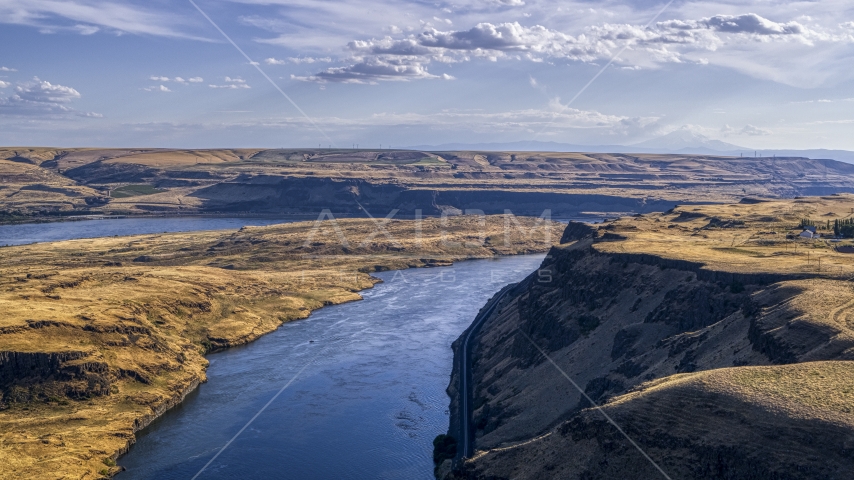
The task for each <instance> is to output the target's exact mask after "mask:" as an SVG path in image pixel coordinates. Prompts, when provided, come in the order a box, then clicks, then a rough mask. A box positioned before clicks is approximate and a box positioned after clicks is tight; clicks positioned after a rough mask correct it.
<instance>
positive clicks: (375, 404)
mask: <svg viewBox="0 0 854 480" xmlns="http://www.w3.org/2000/svg"><path fill="white" fill-rule="evenodd" d="M542 259H543V255H529V256H517V257H504V258H497V259H488V260H474V261H467V262H460V263H458V264H456V265H454V266H451V267H441V268H431V269H411V270H404V271H396V272H383V273H379V274H376V275H377V276H378V277H380V278H382V279H383V280H384V283H381V284H378V285H376V286H375V287H374V288H373V289H369V290H365V291H363V292H362V295H363V297H364V300H362V301H358V302H353V303H348V304H343V305H337V306H330V307H325V308H322V309H320V310H317V311H315V312H314V313H313V314H312V315H311V317H309V318H308V319H306V320H300V321H295V322H291V323H288V324H285V325H283V326H282V327H281V328H280V329H278V330H277V331H275V332H273V333H270V334H268V335H266V336H264V337H262V338H260V339H259V340H257V341H255V342H253V343H250V344H248V345H245V346H242V347H237V348H232V349H229V350H226V351H223V352H219V353H215V354H212V355H210V356H209V359H210V361H211V365H210V368H209V370H208V382H207V383H205V384H203V385H201V386H200V387H199V389H198V390H197V391H196V392H194V393H192V394H191V395H189V396H188V397H187V399H186V400H185V401H184V403H183V404H181V405H180V406H178V407H176V408H175V409H173V410H171V411H169V412H167V413H166V414H165V415H164V416H162V417H161V418H160V419H158V420H156V421H155V422H154V423H152V425H150V426H149V427H148V428H146V429H145V430H143V431H142V432H140V433H139V441H138V442H137V444H136V445H134V446H133V447H132V448H131V450H130V452H129V453H128V454H127V455H126V456H124V457H122V458H120V459H119V461H118V463H119V465H122V466H124V467H125V468H127V471H126V472H124V473H121V474H119V476H118V478H119V479H121V480H131V479H191V478H193V477H194V476H195V475H197V474H198V473H199V472H200V470H201V469H202V468H203V467H204V466H205V464H207V463H208V462H209V461H210V460H211V459H212V458H213V457H214V456H215V455H216V454H217V453H218V452H219V451H220V449H222V448H223V446H224V445H226V443H227V442H229V440H230V439H232V438H233V437H234V436H235V434H236V433H238V432H239V431H240V429H241V428H243V427H244V426H245V425H246V424H247V422H248V421H249V420H250V419H251V418H252V417H253V416H254V415H256V414H257V413H258V412H259V411H260V410H261V408H262V407H263V406H264V405H265V404H266V403H267V402H269V401H270V400H271V399H273V398H274V396H275V395H276V393H277V392H279V391H280V389H282V388H283V387H284V386H286V385H288V386H287V388H285V389H284V390H283V391H282V392H281V394H280V395H279V396H278V397H277V398H275V400H273V401H272V403H271V404H270V405H269V407H268V408H267V409H266V410H264V411H263V412H262V413H261V414H260V415H258V417H257V418H256V419H255V420H254V422H253V423H252V424H251V425H249V426H248V427H247V428H246V429H245V430H244V431H243V432H242V434H240V435H239V436H238V437H237V438H236V439H235V440H234V441H233V443H231V444H230V445H229V446H228V448H226V449H224V450H223V451H222V453H221V454H220V455H219V456H218V457H217V458H216V459H215V460H214V461H213V462H212V463H210V465H209V466H208V467H207V468H206V469H205V470H204V471H202V472H201V474H199V475H198V477H197V478H198V479H234V478H241V479H243V478H258V479H267V478H277V479H301V480H305V479H354V480H355V479H360V480H361V479H407V480H411V479H424V480H428V479H432V478H433V463H432V440H433V438H434V437H435V436H436V435H437V434H439V433H444V432H445V431H446V430H447V428H448V406H449V400H448V397H447V394H446V393H445V388H446V387H447V385H448V381H449V376H450V372H451V365H452V360H453V355H452V351H451V349H450V344H451V343H452V342H453V340H454V339H456V338H457V337H458V336H459V335H460V333H462V331H463V330H464V329H465V328H467V327H468V325H469V324H470V323H471V322H472V320H473V319H474V317H475V315H476V314H477V312H478V310H479V309H480V308H481V307H482V306H483V305H484V304H485V303H486V301H487V300H488V299H489V298H490V297H491V296H492V295H493V294H494V293H495V292H497V291H498V290H499V289H500V288H501V287H502V286H504V285H506V284H508V283H512V282H517V281H520V280H522V279H523V278H524V277H525V276H527V275H528V274H529V273H531V272H532V271H534V270H535V269H536V268H537V267H538V266H539V264H540V263H541V261H542ZM289 382H290V383H289Z"/></svg>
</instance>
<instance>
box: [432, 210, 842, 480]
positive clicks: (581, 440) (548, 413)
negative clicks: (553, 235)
mask: <svg viewBox="0 0 854 480" xmlns="http://www.w3.org/2000/svg"><path fill="white" fill-rule="evenodd" d="M852 217H854V196H852V195H831V196H826V197H806V198H796V199H790V200H774V201H755V200H748V201H746V202H742V203H733V204H723V205H682V206H679V207H676V208H674V209H673V210H671V211H668V212H665V213H652V214H646V215H636V216H629V217H622V218H617V219H613V220H609V221H606V222H604V223H603V224H600V225H596V226H590V225H583V224H577V223H573V224H570V226H569V227H568V228H567V231H566V232H565V234H564V236H563V238H562V242H563V243H562V245H560V246H559V247H555V248H554V249H553V250H552V251H551V253H550V255H549V257H548V258H547V260H546V261H545V262H544V263H543V265H542V266H541V268H540V271H539V274H538V275H536V276H533V275H532V276H531V277H529V278H528V279H527V280H526V281H525V282H522V283H521V284H520V286H518V287H517V288H516V289H515V290H514V291H513V292H511V294H510V295H508V296H507V297H506V298H505V299H503V300H502V303H501V304H500V305H499V307H498V308H497V309H496V313H494V314H493V315H492V316H491V317H490V318H488V319H486V320H485V322H484V324H483V327H482V329H481V332H480V334H479V336H478V338H477V339H476V341H475V342H476V343H475V344H474V345H473V346H471V348H472V352H473V356H474V357H475V358H476V362H474V363H473V366H472V369H473V370H472V378H473V383H474V386H473V393H472V396H473V399H472V401H473V405H474V409H473V411H472V420H473V423H474V430H475V448H476V450H477V451H476V454H475V456H474V457H473V458H472V459H469V460H467V461H464V462H460V463H459V464H458V465H457V467H458V469H457V470H456V471H452V469H451V467H450V465H449V463H446V464H445V465H443V466H441V469H440V472H441V473H442V475H444V476H445V478H447V479H451V478H454V479H461V478H465V479H476V478H477V479H480V478H513V479H532V480H533V479H548V478H553V479H579V480H580V479H608V478H661V477H662V476H661V473H660V472H659V471H658V470H657V469H656V468H655V467H654V466H653V464H652V463H651V462H650V461H649V460H648V459H647V458H646V457H644V456H643V455H642V454H641V453H640V452H639V451H638V449H637V448H636V447H635V446H634V445H633V444H632V443H631V442H629V441H628V440H627V439H626V438H625V437H624V436H623V434H622V433H621V432H620V431H619V430H617V429H616V428H615V427H614V426H613V425H611V424H610V423H609V421H608V420H607V419H606V418H605V417H604V416H603V415H602V413H601V412H600V411H599V410H597V409H596V408H592V405H591V403H590V401H589V400H588V398H587V397H589V399H592V401H593V402H595V403H597V404H599V405H601V406H602V408H603V409H604V411H605V412H606V413H607V415H609V416H610V417H611V418H613V419H614V420H615V421H616V423H617V424H618V425H619V426H620V427H621V428H622V429H623V430H624V431H625V432H626V433H627V434H628V436H629V437H630V438H631V440H632V441H633V442H635V443H636V444H637V445H639V446H640V447H641V448H642V449H643V450H644V451H645V452H646V453H647V454H648V455H649V456H650V458H652V459H654V460H655V461H656V462H657V463H658V465H659V466H660V467H661V468H662V469H663V470H664V471H665V472H666V473H667V474H668V475H669V476H670V478H674V479H675V478H696V479H709V480H711V479H715V480H719V479H757V480H758V479H763V480H764V479H779V480H794V479H815V478H828V479H830V478H834V479H837V478H838V479H843V478H849V477H850V475H851V471H852V469H854V457H852V456H851V448H852V445H854V383H852V378H854V377H852V374H854V253H849V252H854V248H852V245H854V238H850V236H849V238H833V237H834V233H833V230H832V227H833V225H834V224H835V223H836V221H837V220H850V219H851V218H852ZM802 224H814V225H815V226H817V227H818V228H817V231H818V233H819V234H820V235H821V237H820V238H804V237H802V236H801V233H802V231H803V228H802V227H801V225H802ZM828 227H830V228H828ZM544 273H545V275H544ZM544 278H545V279H544ZM520 331H521V332H524V333H525V334H526V336H523V335H521V334H520V333H519V332H520ZM529 339H532V340H529ZM532 341H533V342H534V343H535V344H536V345H537V346H538V347H539V348H541V349H542V350H543V351H545V352H546V353H547V354H548V356H549V358H550V360H552V361H554V362H555V364H557V365H558V366H560V368H561V370H562V371H558V370H557V369H556V368H555V367H554V365H553V364H552V363H551V362H550V361H547V360H546V359H545V358H544V357H543V355H541V353H540V350H538V349H537V348H535V347H534V345H532ZM564 374H565V375H567V376H568V377H569V378H571V379H572V381H573V382H575V384H577V385H578V387H579V388H576V387H575V386H573V384H572V383H570V382H568V381H567V379H566V378H565V377H564ZM454 375H458V373H457V372H456V371H455V374H454ZM454 378H457V377H454ZM455 381H456V380H452V382H451V389H450V390H452V391H453V390H454V388H455V383H454V382H455ZM579 389H580V390H581V391H583V392H584V395H587V397H585V396H584V395H582V394H581V393H580V391H579ZM453 407H454V405H453V404H452V411H453ZM451 424H452V426H451V430H450V432H449V433H450V434H452V435H455V430H454V417H453V415H452V421H451ZM568 452H571V454H569V453H568Z"/></svg>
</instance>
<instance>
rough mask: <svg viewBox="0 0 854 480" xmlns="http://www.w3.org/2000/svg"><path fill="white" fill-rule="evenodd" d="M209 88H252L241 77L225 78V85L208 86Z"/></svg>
mask: <svg viewBox="0 0 854 480" xmlns="http://www.w3.org/2000/svg"><path fill="white" fill-rule="evenodd" d="M208 87H210V88H222V89H229V90H237V89H245V88H252V87H250V86H249V85H248V84H247V83H246V80H244V79H242V78H240V77H236V78H231V77H225V85H208Z"/></svg>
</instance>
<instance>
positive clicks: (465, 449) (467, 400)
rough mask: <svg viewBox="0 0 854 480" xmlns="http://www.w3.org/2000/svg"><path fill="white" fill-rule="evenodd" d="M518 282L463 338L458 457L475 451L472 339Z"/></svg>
mask: <svg viewBox="0 0 854 480" xmlns="http://www.w3.org/2000/svg"><path fill="white" fill-rule="evenodd" d="M515 285H516V284H511V285H508V286H506V287H504V288H503V289H502V290H501V292H500V293H499V294H498V295H496V296H495V297H494V298H493V299H492V300H490V301H489V303H487V306H486V308H484V309H483V310H482V311H481V312H480V313H479V314H478V315H477V317H475V319H474V322H472V326H471V328H470V329H469V331H468V333H466V336H465V338H463V344H462V357H461V360H460V442H459V443H458V445H459V446H460V447H461V448H459V449H458V451H457V459H458V460H459V459H463V458H469V457H470V456H471V455H472V454H473V453H474V429H472V424H471V414H472V412H471V404H472V398H471V393H472V392H471V386H470V385H471V368H470V367H471V346H470V344H471V340H472V339H473V338H474V337H475V336H476V335H477V333H478V332H479V331H480V327H481V325H483V322H484V321H486V319H487V318H489V316H490V315H492V312H493V311H494V310H495V307H496V306H498V303H499V302H501V299H502V298H504V296H505V295H507V293H508V292H510V291H511V290H512V289H513V287H514V286H515Z"/></svg>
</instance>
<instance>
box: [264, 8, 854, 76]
mask: <svg viewBox="0 0 854 480" xmlns="http://www.w3.org/2000/svg"><path fill="white" fill-rule="evenodd" d="M438 20H441V19H437V21H438ZM428 27H429V24H428ZM815 28H817V27H815ZM751 40H753V41H756V42H757V44H762V43H769V42H788V41H795V42H800V43H802V44H804V45H812V44H813V43H814V42H815V41H846V42H848V41H854V37H852V36H851V35H848V36H840V35H831V34H830V33H828V32H826V31H817V30H815V29H811V28H808V27H807V26H805V25H802V24H801V23H798V22H796V21H789V22H775V21H772V20H769V19H767V18H764V17H762V16H760V15H757V14H755V13H746V14H743V15H715V16H711V17H704V18H701V19H699V20H668V21H662V22H657V23H655V24H653V25H651V26H649V27H648V28H644V27H642V26H638V25H631V24H616V23H605V24H601V25H594V26H590V27H587V28H586V29H585V30H583V31H581V32H579V33H578V34H577V35H574V36H573V35H570V34H567V33H563V32H560V31H557V30H554V29H550V28H548V27H545V26H542V25H533V26H525V25H522V24H520V23H519V22H505V23H497V24H493V23H489V22H481V23H478V24H477V25H475V26H474V27H471V28H469V29H466V30H440V29H437V28H433V27H429V28H426V29H424V30H423V31H422V32H421V33H418V34H409V35H407V36H405V37H403V38H393V37H391V36H385V37H383V38H372V39H366V40H365V39H363V40H353V41H351V42H349V43H348V44H347V50H348V51H349V52H350V54H351V61H352V62H353V64H352V65H350V66H346V67H339V68H334V69H327V70H325V71H323V72H321V73H318V74H316V75H311V76H306V77H295V78H299V79H303V80H311V81H333V78H341V79H344V80H343V81H362V80H361V78H362V77H361V74H357V73H358V72H364V74H365V75H368V76H370V73H368V72H369V71H371V70H377V71H378V72H379V71H380V70H383V69H388V68H389V67H394V70H395V71H389V73H382V72H379V73H378V75H376V76H375V78H373V79H372V81H377V80H400V79H422V78H436V77H437V75H433V74H431V73H430V72H428V70H427V67H428V66H429V64H430V63H431V62H443V63H454V62H465V61H471V60H472V59H474V58H484V59H487V60H491V61H498V60H499V59H515V60H523V59H525V60H529V61H534V62H542V61H544V60H545V59H551V60H550V61H553V60H555V59H561V60H569V61H580V62H590V63H593V62H600V61H604V60H608V59H610V58H611V57H612V56H613V54H614V52H617V51H624V52H625V53H624V54H622V55H621V56H620V58H618V59H616V64H617V66H619V67H629V68H637V67H642V68H643V67H654V66H655V65H658V64H664V63H693V64H700V65H705V64H708V63H710V61H709V59H708V58H706V57H705V56H703V57H697V56H696V55H694V56H689V57H686V52H695V51H708V52H715V51H718V50H719V49H721V48H723V47H725V46H727V45H729V44H733V45H739V46H743V45H744V42H745V41H751ZM623 47H625V50H623ZM268 63H270V64H284V63H287V62H286V61H284V60H276V59H268Z"/></svg>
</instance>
